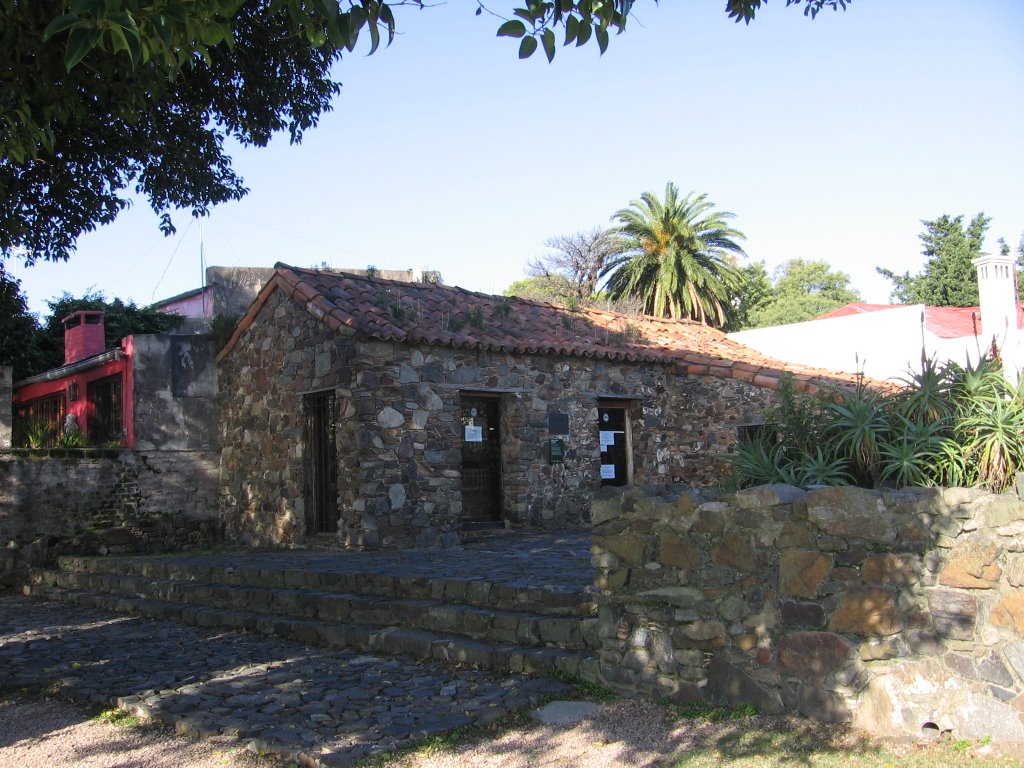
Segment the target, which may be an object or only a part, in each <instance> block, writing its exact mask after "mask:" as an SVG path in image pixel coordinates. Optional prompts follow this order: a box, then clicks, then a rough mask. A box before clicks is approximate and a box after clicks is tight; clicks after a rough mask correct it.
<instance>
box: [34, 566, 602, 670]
mask: <svg viewBox="0 0 1024 768" xmlns="http://www.w3.org/2000/svg"><path fill="white" fill-rule="evenodd" d="M23 592H24V594H25V595H27V596H29V597H35V598H40V599H46V600H55V601H58V602H62V603H71V604H74V605H82V606H86V607H91V608H100V609H102V610H107V611H114V612H118V613H129V614H134V615H139V616H144V617H146V618H152V619H160V620H170V621H180V622H183V623H186V624H193V625H195V626H199V627H221V628H225V629H232V630H243V631H248V632H255V633H260V634H264V635H276V636H278V637H283V638H288V639H291V640H298V641H299V642H303V643H307V644H312V645H325V646H329V647H335V648H350V649H355V650H358V651H361V652H373V653H383V654H394V655H405V656H412V657H414V658H421V659H434V660H437V661H443V662H448V663H453V664H465V665H468V666H473V667H479V668H483V669H492V670H495V671H498V672H515V673H523V674H531V675H550V674H552V673H556V672H560V673H565V674H569V675H577V676H587V675H590V676H591V677H592V676H593V673H595V672H596V660H595V659H594V658H593V657H592V656H591V655H589V654H585V653H581V652H579V651H574V650H564V649H561V648H525V647H522V646H517V645H511V644H509V645H506V644H499V643H489V642H484V641H480V640H474V639H472V638H468V637H465V636H462V635H455V634H443V633H437V632H427V631H424V630H418V629H406V628H401V627H396V626H375V625H356V624H341V623H336V622H328V621H320V620H317V619H312V618H297V617H285V616H276V615H271V614H263V613H256V612H254V611H246V610H227V609H222V608H210V607H203V606H198V605H189V604H185V603H177V602H170V601H167V600H157V599H150V598H141V597H129V596H123V595H109V594H98V593H93V592H84V591H78V590H72V589H64V588H61V587H54V586H49V585H47V584H45V583H30V584H26V585H25V586H24V587H23Z"/></svg>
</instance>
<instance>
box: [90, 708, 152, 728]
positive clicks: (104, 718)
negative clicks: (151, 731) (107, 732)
mask: <svg viewBox="0 0 1024 768" xmlns="http://www.w3.org/2000/svg"><path fill="white" fill-rule="evenodd" d="M91 719H93V720H98V721H99V722H101V723H107V724H108V725H116V726H119V727H121V728H138V727H139V726H140V725H142V721H141V720H139V718H138V717H136V716H135V715H133V714H130V713H128V712H125V711H124V710H123V709H117V708H114V709H104V710H102V711H100V712H97V713H96V714H95V715H93V716H92V718H91Z"/></svg>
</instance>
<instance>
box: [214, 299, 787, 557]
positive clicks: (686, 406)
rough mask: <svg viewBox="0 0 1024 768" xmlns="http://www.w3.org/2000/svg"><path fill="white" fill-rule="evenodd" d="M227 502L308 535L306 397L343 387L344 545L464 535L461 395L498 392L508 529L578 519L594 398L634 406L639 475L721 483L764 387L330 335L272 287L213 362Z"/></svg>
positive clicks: (268, 524)
mask: <svg viewBox="0 0 1024 768" xmlns="http://www.w3.org/2000/svg"><path fill="white" fill-rule="evenodd" d="M219 381H220V393H221V394H220V398H221V419H222V420H221V439H222V441H223V448H224V452H223V456H224V462H223V485H222V503H223V508H224V513H225V519H226V520H227V522H228V526H229V531H230V533H231V535H233V536H234V537H236V538H237V539H238V540H240V541H243V542H247V543H258V544H276V545H286V544H290V543H293V542H297V541H300V540H302V538H303V537H304V536H305V535H306V522H305V514H304V501H303V488H304V469H303V435H302V421H301V409H302V395H303V394H304V393H307V392H311V391H321V390H331V391H333V392H334V393H335V395H336V397H337V414H336V416H337V431H336V438H337V440H336V442H337V448H338V465H339V467H338V477H339V493H338V495H339V499H338V514H339V521H340V525H339V542H340V543H341V544H344V545H348V546H386V547H408V546H433V545H439V544H440V545H447V544H454V543H457V541H458V521H459V516H460V513H461V511H462V493H461V444H462V424H461V422H460V412H459V403H460V393H464V392H465V393H473V394H480V393H483V394H489V395H492V396H494V397H496V398H498V399H499V410H500V421H501V430H502V449H501V450H502V494H503V499H502V502H503V504H502V506H503V519H504V520H505V521H506V523H507V524H508V525H513V526H535V527H546V528H571V527H579V526H585V525H587V524H588V521H589V509H590V500H591V498H592V496H593V494H594V492H595V491H596V490H597V489H598V487H599V485H600V465H601V450H600V445H599V440H598V431H599V430H598V426H597V407H598V404H599V402H601V401H602V400H620V401H622V402H625V403H627V404H628V412H629V418H630V422H631V429H632V447H633V450H632V454H633V462H634V464H633V466H634V476H633V481H634V482H636V483H686V484H689V485H709V484H714V483H717V480H718V476H719V473H720V471H721V466H720V462H719V457H720V455H721V454H722V453H724V452H726V451H728V450H729V449H730V447H731V446H732V445H733V444H734V443H735V441H736V437H737V426H739V425H743V424H749V423H755V422H757V421H759V419H760V417H761V413H762V411H763V409H764V407H765V406H766V404H767V403H768V400H769V398H770V396H771V393H770V391H768V390H764V389H761V388H758V387H754V386H752V385H749V384H746V383H744V382H740V381H736V380H732V379H730V380H721V379H716V378H704V377H690V376H686V375H685V374H682V373H679V372H678V371H677V370H675V368H674V367H673V366H672V365H668V364H667V365H653V364H636V363H623V362H610V361H607V360H594V359H586V360H582V359H578V358H571V357H561V356H558V355H539V354H538V355H518V354H503V353H491V352H486V351H477V350H465V349H453V348H450V347H439V346H438V347H435V346H427V345H419V346H411V345H405V344H401V343H397V342H383V341H361V340H354V339H350V338H347V337H346V336H344V335H343V334H339V333H336V332H333V331H330V330H329V329H328V328H327V327H326V326H324V325H323V324H322V323H320V322H319V321H318V320H316V318H314V317H313V316H312V315H311V314H310V313H309V312H307V311H306V310H305V309H303V308H300V307H298V306H296V305H295V304H294V303H293V302H292V300H291V299H288V298H287V297H285V296H284V294H283V293H281V292H275V293H273V294H271V296H270V297H269V299H268V300H267V302H266V304H265V305H264V306H263V308H262V309H261V311H260V312H259V314H258V315H257V316H256V317H255V319H254V321H253V322H252V324H251V325H250V326H249V327H248V329H247V330H245V332H244V333H243V334H242V335H241V336H240V337H239V339H238V341H237V343H236V345H235V347H234V348H233V349H232V350H231V352H230V353H229V354H228V355H227V356H226V357H224V358H223V359H222V360H221V362H220V368H219ZM556 413H557V414H563V415H565V416H567V417H568V420H569V435H568V438H567V439H566V441H565V460H564V463H551V462H550V461H549V453H548V446H549V439H550V437H551V434H550V433H549V431H548V427H549V416H550V415H552V414H556Z"/></svg>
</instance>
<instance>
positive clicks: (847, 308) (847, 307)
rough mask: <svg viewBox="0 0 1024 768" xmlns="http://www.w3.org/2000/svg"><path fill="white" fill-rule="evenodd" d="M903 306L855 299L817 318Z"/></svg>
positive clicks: (824, 318) (845, 315)
mask: <svg viewBox="0 0 1024 768" xmlns="http://www.w3.org/2000/svg"><path fill="white" fill-rule="evenodd" d="M901 306H903V305H902V304H862V303H861V302H859V301H855V302H853V303H852V304H844V305H843V306H841V307H839V308H837V309H833V310H832V311H831V312H826V313H825V314H823V315H818V316H817V317H816V318H814V319H815V320H828V319H829V318H830V317H847V316H849V315H863V314H866V313H868V312H879V311H881V310H883V309H896V308H897V307H901Z"/></svg>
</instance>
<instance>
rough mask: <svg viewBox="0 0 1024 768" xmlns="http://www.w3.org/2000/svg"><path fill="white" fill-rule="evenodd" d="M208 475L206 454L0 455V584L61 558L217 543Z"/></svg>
mask: <svg viewBox="0 0 1024 768" xmlns="http://www.w3.org/2000/svg"><path fill="white" fill-rule="evenodd" d="M217 470H218V457H217V454H216V453H213V452H189V451H178V452H143V451H126V450H111V451H104V450H72V449H67V450H52V451H28V450H16V451H10V452H6V453H2V454H0V547H2V549H0V583H2V581H3V577H4V576H10V575H11V573H12V572H13V569H14V567H15V565H30V564H34V563H40V562H46V561H49V560H52V559H53V558H54V557H56V556H58V555H62V554H106V553H107V552H157V551H169V550H174V549H182V548H192V547H197V546H201V545H210V544H215V543H219V542H220V541H221V540H222V539H221V536H220V530H221V524H220V522H219V520H218V519H217V517H216V509H217V506H216V501H217Z"/></svg>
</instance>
